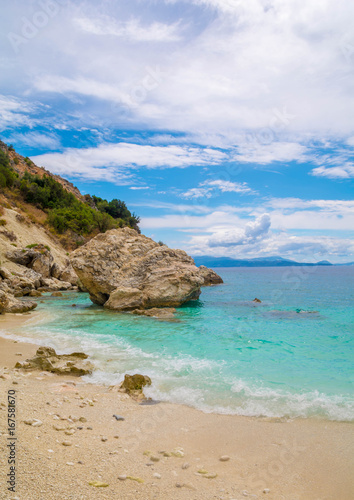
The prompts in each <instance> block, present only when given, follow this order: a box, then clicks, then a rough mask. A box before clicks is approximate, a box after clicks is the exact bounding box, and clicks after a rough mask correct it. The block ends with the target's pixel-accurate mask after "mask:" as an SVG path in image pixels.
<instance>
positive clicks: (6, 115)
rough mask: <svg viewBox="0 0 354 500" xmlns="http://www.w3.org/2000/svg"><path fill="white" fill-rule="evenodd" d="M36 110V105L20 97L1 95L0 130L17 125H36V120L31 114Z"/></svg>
mask: <svg viewBox="0 0 354 500" xmlns="http://www.w3.org/2000/svg"><path fill="white" fill-rule="evenodd" d="M33 110H34V105H31V104H29V103H28V102H23V101H21V100H20V99H17V98H15V97H10V96H4V95H0V131H2V130H6V129H9V128H12V127H16V126H24V125H27V126H29V127H31V126H32V125H34V120H33V119H31V118H30V116H29V114H30V113H31V112H32V111H33Z"/></svg>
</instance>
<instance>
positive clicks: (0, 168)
mask: <svg viewBox="0 0 354 500" xmlns="http://www.w3.org/2000/svg"><path fill="white" fill-rule="evenodd" d="M0 146H3V147H2V149H1V147H0V190H2V192H3V194H5V196H6V194H8V195H11V196H12V199H13V198H15V199H17V200H23V201H24V202H25V203H27V204H29V205H31V206H33V207H36V208H37V209H40V210H42V211H43V212H44V213H45V214H46V223H47V224H49V226H50V227H51V228H52V230H53V231H54V232H55V233H57V234H59V235H63V234H66V233H68V234H69V239H74V240H76V244H77V245H79V244H83V243H84V242H85V239H84V238H83V237H86V238H87V237H88V238H90V237H92V236H94V235H96V234H97V233H101V232H105V231H107V230H109V229H114V228H119V227H125V226H128V227H131V228H134V229H136V230H137V231H139V228H138V223H139V221H140V219H139V217H137V216H136V215H135V214H133V213H131V212H130V211H129V210H128V208H127V206H126V204H125V203H124V202H123V201H121V200H118V199H114V200H112V201H110V202H108V201H107V200H105V199H102V198H99V197H97V196H90V195H86V196H81V197H80V198H79V197H78V196H77V195H76V196H75V194H73V192H70V191H68V189H65V187H63V183H62V182H63V180H62V179H60V178H59V177H58V176H53V175H52V174H50V173H48V172H47V174H48V175H46V173H43V172H45V171H43V169H42V170H41V171H40V172H39V173H38V174H36V173H31V172H33V169H32V170H31V172H29V171H28V170H27V171H25V172H24V173H23V174H22V175H21V173H20V175H19V174H18V173H17V172H16V171H15V170H14V168H13V166H12V165H18V163H19V161H20V160H19V158H20V159H21V161H22V163H23V164H24V165H25V166H26V165H28V166H29V167H30V166H32V167H33V168H37V170H40V169H39V168H38V167H36V166H35V165H34V163H33V162H32V161H31V160H30V159H29V158H28V157H26V158H22V157H20V156H19V155H17V156H16V157H13V156H11V155H9V152H13V151H14V149H13V147H12V148H11V147H8V148H7V147H6V145H5V144H4V143H0ZM15 160H17V161H15ZM26 168H27V167H26ZM35 171H36V170H35ZM56 178H58V180H56ZM60 181H61V182H60ZM74 189H76V188H74ZM43 218H45V217H43ZM75 235H76V238H75Z"/></svg>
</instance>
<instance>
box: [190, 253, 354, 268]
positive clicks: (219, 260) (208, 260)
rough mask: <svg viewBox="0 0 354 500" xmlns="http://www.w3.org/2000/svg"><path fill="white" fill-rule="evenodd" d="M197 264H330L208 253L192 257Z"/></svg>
mask: <svg viewBox="0 0 354 500" xmlns="http://www.w3.org/2000/svg"><path fill="white" fill-rule="evenodd" d="M193 258H194V262H195V263H196V265H197V266H202V265H203V266H207V267H290V266H332V265H333V264H331V263H330V262H328V261H327V260H321V261H320V262H316V263H310V262H296V261H295V260H290V259H283V257H279V256H275V257H260V258H256V259H231V258H230V257H211V256H209V255H204V256H197V257H193ZM347 265H351V264H347Z"/></svg>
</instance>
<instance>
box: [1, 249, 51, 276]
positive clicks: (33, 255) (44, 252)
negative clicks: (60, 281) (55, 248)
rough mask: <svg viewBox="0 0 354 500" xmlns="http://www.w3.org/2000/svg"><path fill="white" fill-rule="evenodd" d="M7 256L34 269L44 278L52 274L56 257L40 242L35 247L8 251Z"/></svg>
mask: <svg viewBox="0 0 354 500" xmlns="http://www.w3.org/2000/svg"><path fill="white" fill-rule="evenodd" d="M6 257H7V258H8V259H9V260H11V261H12V262H16V264H20V265H21V266H25V267H29V268H30V269H33V271H35V272H36V273H38V274H40V275H41V276H43V277H44V278H49V277H50V276H51V269H52V265H53V261H54V257H53V255H52V254H51V252H50V251H49V250H48V248H47V247H45V246H44V245H41V244H38V245H36V246H35V247H33V248H24V249H22V250H15V251H13V252H8V253H7V254H6Z"/></svg>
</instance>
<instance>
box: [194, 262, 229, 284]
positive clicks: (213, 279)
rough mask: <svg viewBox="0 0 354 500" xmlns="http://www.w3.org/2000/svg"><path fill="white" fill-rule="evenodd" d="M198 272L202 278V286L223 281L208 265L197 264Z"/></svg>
mask: <svg viewBox="0 0 354 500" xmlns="http://www.w3.org/2000/svg"><path fill="white" fill-rule="evenodd" d="M199 274H200V276H202V277H203V279H204V283H203V286H210V285H220V284H221V283H224V282H223V279H222V278H221V276H219V275H218V274H217V273H216V272H215V271H213V270H212V269H209V268H208V267H205V266H199Z"/></svg>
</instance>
